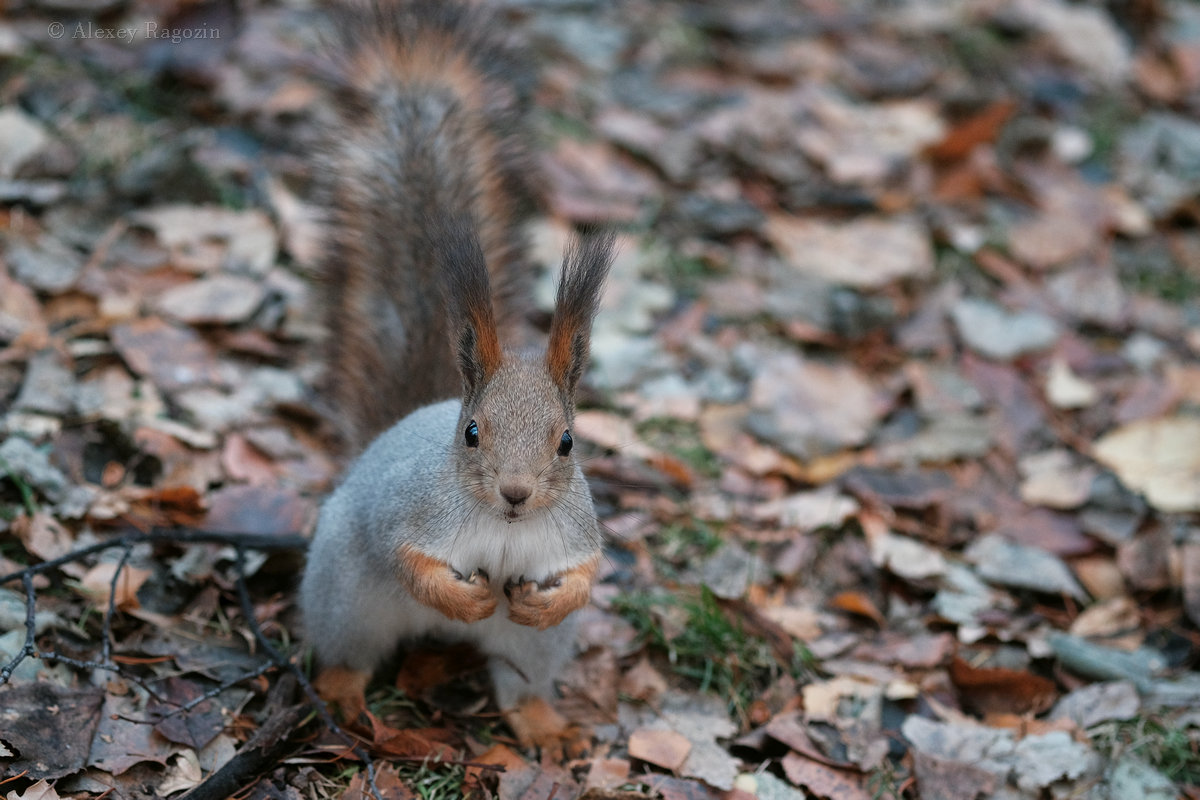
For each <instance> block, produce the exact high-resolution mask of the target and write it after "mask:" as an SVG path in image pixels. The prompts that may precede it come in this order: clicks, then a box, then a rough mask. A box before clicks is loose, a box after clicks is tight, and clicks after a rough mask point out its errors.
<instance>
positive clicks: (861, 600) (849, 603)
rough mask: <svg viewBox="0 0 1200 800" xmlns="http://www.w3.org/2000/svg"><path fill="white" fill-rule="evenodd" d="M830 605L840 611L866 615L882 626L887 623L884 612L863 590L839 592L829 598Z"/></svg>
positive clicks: (861, 615)
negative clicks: (882, 612) (881, 611)
mask: <svg viewBox="0 0 1200 800" xmlns="http://www.w3.org/2000/svg"><path fill="white" fill-rule="evenodd" d="M829 605H830V606H832V607H833V608H836V609H838V610H840V611H848V612H850V613H851V614H858V615H859V616H860V617H866V618H868V619H870V620H871V621H872V622H874V623H875V624H876V625H878V626H879V627H881V628H882V627H884V626H885V625H886V624H887V620H885V619H884V617H883V614H881V613H880V611H879V609H878V608H876V607H875V603H874V601H873V600H871V598H869V597H867V596H866V595H865V594H863V593H862V592H839V593H838V594H835V595H834V596H833V597H831V598H830V599H829Z"/></svg>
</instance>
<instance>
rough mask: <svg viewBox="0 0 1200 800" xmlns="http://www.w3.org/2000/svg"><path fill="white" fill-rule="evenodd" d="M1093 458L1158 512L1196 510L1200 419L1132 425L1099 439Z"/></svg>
mask: <svg viewBox="0 0 1200 800" xmlns="http://www.w3.org/2000/svg"><path fill="white" fill-rule="evenodd" d="M1092 456H1093V457H1094V458H1095V459H1096V460H1097V461H1099V462H1100V463H1102V464H1104V465H1105V466H1106V467H1108V468H1109V469H1111V470H1112V471H1113V472H1115V473H1117V477H1119V478H1120V479H1121V483H1123V484H1125V485H1126V486H1128V487H1129V488H1130V489H1133V490H1134V491H1137V492H1141V493H1143V494H1144V495H1145V496H1146V500H1147V501H1148V502H1149V503H1150V505H1152V506H1154V507H1155V508H1157V509H1158V510H1160V511H1166V512H1169V513H1174V512H1187V511H1200V418H1194V417H1183V416H1177V417H1163V418H1160V419H1144V420H1138V421H1136V422H1131V423H1129V424H1128V425H1123V426H1121V427H1120V428H1117V429H1116V430H1113V431H1110V432H1109V433H1107V434H1105V435H1104V436H1103V437H1101V438H1100V439H1099V440H1097V441H1096V442H1095V443H1094V444H1093V446H1092Z"/></svg>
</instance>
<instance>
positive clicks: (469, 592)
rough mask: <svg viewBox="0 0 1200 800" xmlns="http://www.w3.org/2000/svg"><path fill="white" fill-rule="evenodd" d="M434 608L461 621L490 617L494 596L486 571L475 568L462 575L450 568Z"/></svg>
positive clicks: (474, 620) (494, 604)
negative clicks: (443, 588) (448, 575)
mask: <svg viewBox="0 0 1200 800" xmlns="http://www.w3.org/2000/svg"><path fill="white" fill-rule="evenodd" d="M435 608H437V609H438V611H441V612H442V613H443V614H445V615H446V616H447V617H450V619H457V620H462V621H463V622H479V620H481V619H487V618H488V617H490V616H491V615H492V614H493V613H494V612H495V611H496V597H495V596H494V595H493V594H492V586H491V583H490V582H489V581H488V575H487V573H486V572H484V571H483V570H477V571H475V572H472V573H471V574H470V575H463V574H462V573H461V572H458V571H457V570H453V569H452V570H451V578H450V580H448V581H447V582H446V585H445V591H444V592H443V593H442V596H441V597H440V598H439V599H438V603H437V604H436V605H435Z"/></svg>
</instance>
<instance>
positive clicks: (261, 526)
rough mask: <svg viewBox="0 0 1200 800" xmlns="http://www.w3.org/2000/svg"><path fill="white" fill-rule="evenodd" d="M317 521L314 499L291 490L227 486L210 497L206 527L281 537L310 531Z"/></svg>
mask: <svg viewBox="0 0 1200 800" xmlns="http://www.w3.org/2000/svg"><path fill="white" fill-rule="evenodd" d="M315 521H316V507H315V506H314V504H313V502H312V501H311V500H309V499H307V498H305V497H301V496H300V495H299V494H297V493H296V492H293V491H291V490H289V489H268V488H265V487H257V486H226V487H225V488H223V489H218V490H217V491H215V492H213V493H212V495H211V496H210V497H209V508H208V516H206V517H205V521H204V526H205V527H206V528H207V529H208V530H212V531H225V532H229V533H242V534H255V535H260V536H282V535H284V534H298V533H307V532H308V531H309V530H310V529H311V526H312V525H313V523H314V522H315Z"/></svg>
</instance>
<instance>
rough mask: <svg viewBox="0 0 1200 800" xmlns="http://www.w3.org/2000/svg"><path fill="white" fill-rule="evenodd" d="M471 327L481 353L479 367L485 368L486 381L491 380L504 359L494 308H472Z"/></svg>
mask: <svg viewBox="0 0 1200 800" xmlns="http://www.w3.org/2000/svg"><path fill="white" fill-rule="evenodd" d="M467 313H468V314H470V315H471V327H473V328H474V329H475V336H476V342H475V346H476V348H477V349H478V351H479V365H480V366H481V367H483V378H484V380H488V379H490V378H491V377H492V376H493V375H495V374H496V370H498V369H500V361H501V360H502V359H503V358H504V355H503V351H502V350H501V348H500V338H499V336H498V335H497V333H496V321H495V317H493V316H492V308H491V306H490V305H489V306H488V307H487V308H486V309H483V308H471V309H470V310H468V312H467Z"/></svg>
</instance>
